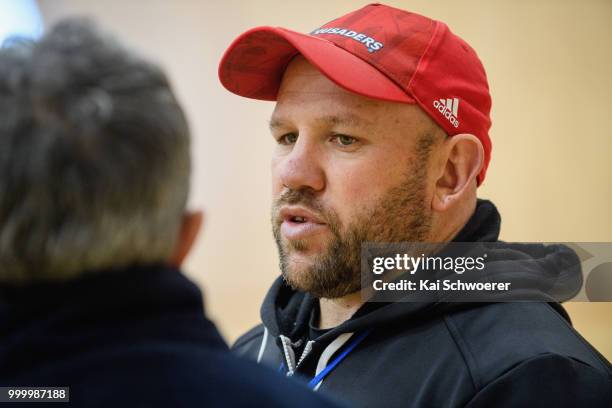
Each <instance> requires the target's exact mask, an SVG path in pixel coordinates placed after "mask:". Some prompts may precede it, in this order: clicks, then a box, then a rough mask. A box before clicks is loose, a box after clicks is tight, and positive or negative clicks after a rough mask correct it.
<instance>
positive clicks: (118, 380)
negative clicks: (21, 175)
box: [0, 267, 331, 408]
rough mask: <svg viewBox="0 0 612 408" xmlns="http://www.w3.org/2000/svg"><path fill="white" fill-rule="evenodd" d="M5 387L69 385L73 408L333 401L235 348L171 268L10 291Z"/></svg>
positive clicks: (2, 351)
mask: <svg viewBox="0 0 612 408" xmlns="http://www.w3.org/2000/svg"><path fill="white" fill-rule="evenodd" d="M0 386H69V387H70V400H71V402H70V405H68V406H73V407H92V408H95V407H130V408H135V407H167V408H170V407H172V408H175V407H198V408H203V407H252V406H268V407H289V406H291V407H312V406H322V407H327V406H331V404H329V403H328V402H327V401H326V400H323V399H322V397H320V396H318V395H316V394H315V393H313V392H312V391H310V390H309V389H307V388H306V387H303V386H302V385H301V384H297V383H293V382H292V381H290V380H288V379H286V378H283V376H282V375H280V374H278V373H276V372H273V371H272V370H268V369H264V368H263V367H258V366H257V365H256V364H254V363H251V362H249V361H243V360H241V359H238V358H237V357H235V356H234V355H232V354H231V353H230V352H229V351H228V349H227V346H226V345H225V343H224V341H223V340H222V338H221V336H220V335H219V332H218V331H217V330H216V328H215V326H214V325H213V323H212V322H210V321H209V320H208V319H207V318H206V317H205V315H204V309H203V304H202V296H201V293H200V291H199V289H198V288H197V287H196V286H195V285H194V284H193V283H192V282H191V281H189V280H188V279H187V278H186V277H185V276H184V275H182V274H181V273H180V272H179V271H178V270H175V269H172V268H169V267H147V268H133V269H130V270H121V271H107V272H103V273H96V274H91V275H89V276H87V277H86V278H81V279H79V280H75V281H70V282H66V283H53V284H38V285H29V286H26V287H21V288H9V287H3V288H1V289H0ZM9 405H12V404H7V403H0V406H2V407H5V406H9ZM14 405H15V406H17V407H21V408H25V407H26V406H29V405H30V404H24V403H16V404H14ZM45 405H46V404H44V403H34V404H32V405H31V406H33V407H42V406H45ZM48 405H49V406H52V407H61V406H67V405H66V404H58V403H50V404H48Z"/></svg>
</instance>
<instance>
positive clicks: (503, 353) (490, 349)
mask: <svg viewBox="0 0 612 408" xmlns="http://www.w3.org/2000/svg"><path fill="white" fill-rule="evenodd" d="M499 228H500V216H499V213H498V211H497V209H496V208H495V206H494V205H493V204H492V203H490V202H488V201H485V200H479V201H478V204H477V208H476V211H475V213H474V215H473V216H472V217H471V219H470V220H469V221H468V223H467V224H466V226H465V227H464V228H463V230H462V231H461V232H460V233H459V234H458V236H457V237H456V238H455V241H458V242H495V241H497V239H498V234H499ZM504 245H505V244H504ZM507 248H508V249H507V250H508V253H510V252H512V254H513V256H512V257H509V258H511V259H515V258H516V256H514V255H515V254H516V253H517V251H518V253H521V252H522V253H525V254H529V256H530V257H531V258H537V259H536V262H535V263H532V265H533V264H535V265H538V270H529V271H524V270H520V269H521V268H520V265H521V264H520V263H515V264H511V263H509V262H512V260H509V261H507V262H505V263H501V264H500V266H501V267H500V270H501V271H503V273H507V272H508V271H509V270H510V271H512V270H515V271H516V273H518V274H523V275H524V276H523V277H524V278H525V279H530V278H531V277H534V278H535V279H536V280H537V277H538V276H539V275H540V274H541V275H542V276H548V277H550V276H551V275H555V274H557V275H559V274H561V273H562V272H561V271H562V270H565V269H566V268H565V267H561V266H562V264H563V263H565V262H567V259H568V257H570V258H571V257H575V254H574V253H573V252H572V251H571V250H570V249H569V248H566V247H563V246H549V247H544V246H542V245H533V246H530V245H527V244H522V245H510V244H508V247H507ZM557 278H558V279H554V281H555V282H557V283H559V282H561V283H563V282H566V284H567V285H568V286H569V287H568V288H556V291H557V292H560V293H564V292H567V293H568V294H569V293H573V291H574V290H575V288H574V287H572V286H573V285H574V284H575V282H571V280H569V281H568V279H564V277H563V276H557ZM533 287H534V288H537V285H534V286H533ZM533 290H537V289H533ZM526 295H527V296H526V298H532V299H533V298H539V299H543V300H548V299H550V296H549V295H548V294H544V293H542V294H540V295H541V296H538V294H537V293H527V294H526ZM317 313H318V302H317V301H316V299H314V298H313V297H312V296H310V295H308V294H304V293H301V292H296V291H293V290H292V289H291V288H290V287H288V286H287V285H286V284H285V283H284V281H283V279H282V278H278V279H277V280H276V282H275V283H274V284H273V286H272V288H271V289H270V291H269V292H268V294H267V296H266V298H265V300H264V303H263V305H262V308H261V317H262V321H263V325H259V326H257V327H255V328H254V329H252V330H251V331H249V332H247V333H246V334H244V335H243V336H242V337H241V338H240V339H238V341H237V342H236V343H235V345H234V346H233V350H234V351H235V352H236V353H237V354H239V355H242V356H248V357H250V358H252V359H254V360H256V361H258V362H259V363H262V364H266V365H269V366H271V367H273V368H275V369H277V370H279V371H282V372H285V373H289V374H290V375H293V376H295V377H298V378H302V379H304V380H305V381H307V382H308V381H310V382H311V384H310V385H311V386H312V387H316V385H317V384H318V390H319V391H320V392H326V393H330V394H333V395H335V396H337V397H340V398H343V399H345V400H347V401H349V402H350V403H351V406H355V407H407V406H410V407H412V406H418V407H458V406H469V407H492V406H495V407H506V406H507V407H515V406H555V407H565V406H567V407H575V406H589V407H593V406H612V368H611V366H610V363H609V362H608V361H607V360H606V359H605V358H604V357H603V356H601V355H600V354H599V353H598V352H597V351H596V350H595V349H594V348H593V347H592V346H591V345H589V344H588V343H587V342H586V340H585V339H584V338H582V337H581V336H580V334H578V333H577V332H576V331H575V330H574V329H573V328H572V326H571V322H570V319H569V317H568V315H567V313H566V312H565V310H564V309H563V307H562V306H561V305H560V304H558V303H556V302H552V301H539V302H534V301H531V302H495V303H491V302H489V303H450V302H420V303H417V302H393V303H374V302H370V303H366V304H364V305H363V306H362V307H361V308H360V309H359V310H358V311H357V312H356V313H355V315H354V316H353V317H352V318H351V319H349V320H348V321H346V322H344V323H342V324H341V325H339V326H337V327H335V328H333V329H331V330H326V331H325V330H317V329H316V327H314V326H315V325H314V323H315V322H316V319H317ZM333 362H337V365H335V366H334V367H333V369H332V370H331V371H329V373H328V374H327V376H325V377H324V379H323V380H322V381H321V382H317V381H316V380H314V381H313V377H314V376H315V375H316V374H317V373H321V371H322V370H324V369H325V367H328V366H330V365H333ZM315 389H317V388H315Z"/></svg>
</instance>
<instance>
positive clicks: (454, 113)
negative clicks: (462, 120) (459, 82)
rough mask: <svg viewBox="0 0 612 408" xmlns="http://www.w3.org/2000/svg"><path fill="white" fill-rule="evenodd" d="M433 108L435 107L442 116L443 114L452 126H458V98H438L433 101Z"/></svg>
mask: <svg viewBox="0 0 612 408" xmlns="http://www.w3.org/2000/svg"><path fill="white" fill-rule="evenodd" d="M433 106H434V108H436V109H437V110H438V111H439V112H440V113H441V114H442V116H444V117H445V118H446V119H448V121H449V122H450V123H452V124H453V126H454V127H456V128H457V127H459V120H458V119H457V118H458V117H459V115H458V112H459V99H457V98H452V99H451V98H447V99H438V100H435V101H434V102H433Z"/></svg>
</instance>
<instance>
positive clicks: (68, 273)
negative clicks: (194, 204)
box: [0, 19, 190, 283]
mask: <svg viewBox="0 0 612 408" xmlns="http://www.w3.org/2000/svg"><path fill="white" fill-rule="evenodd" d="M189 144H190V136H189V129H188V126H187V122H186V119H185V116H184V113H183V111H182V109H181V107H180V106H179V104H178V102H177V100H176V98H175V96H174V94H173V92H172V90H171V88H170V85H169V82H168V79H167V78H166V76H165V74H164V73H163V72H162V71H161V69H160V68H159V67H157V66H155V65H153V64H151V63H149V62H147V61H144V60H142V59H141V58H139V57H137V56H135V55H134V54H132V53H130V52H128V51H127V50H125V49H124V48H122V47H121V46H120V45H119V44H118V43H117V42H116V41H114V40H113V39H112V38H109V37H107V36H106V35H104V34H102V33H100V32H99V31H98V30H97V29H96V28H95V27H94V26H93V25H92V23H91V22H89V21H87V20H83V19H70V20H65V21H63V22H60V23H59V24H57V25H56V26H54V27H53V28H52V29H51V30H50V31H49V32H48V34H46V35H45V36H44V37H43V38H42V39H41V40H40V41H38V42H30V41H25V40H15V41H11V42H9V43H5V44H4V46H3V47H2V48H0V282H5V283H7V282H8V283H20V282H33V281H42V280H57V279H67V278H71V277H74V276H76V275H80V274H84V273H87V272H90V271H100V270H105V269H117V268H122V267H127V266H130V265H135V264H153V263H164V262H167V261H168V259H169V258H170V256H171V254H172V251H173V248H174V246H175V244H176V239H177V236H178V231H179V229H180V225H181V220H182V215H183V213H184V210H185V204H186V200H187V195H188V193H189V175H190V157H189Z"/></svg>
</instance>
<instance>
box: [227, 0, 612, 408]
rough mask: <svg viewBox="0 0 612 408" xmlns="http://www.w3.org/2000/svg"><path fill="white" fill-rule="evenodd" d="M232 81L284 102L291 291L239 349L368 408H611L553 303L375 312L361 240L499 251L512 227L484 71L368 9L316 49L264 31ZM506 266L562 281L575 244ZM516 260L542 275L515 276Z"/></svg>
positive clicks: (580, 342) (604, 373)
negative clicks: (500, 195)
mask: <svg viewBox="0 0 612 408" xmlns="http://www.w3.org/2000/svg"><path fill="white" fill-rule="evenodd" d="M219 76H220V80H221V82H222V84H223V85H224V86H225V87H226V88H227V89H228V90H230V91H231V92H233V93H236V94H238V95H241V96H244V97H249V98H254V99H261V100H271V101H276V107H275V109H274V113H273V115H272V118H271V121H270V128H271V132H272V135H273V137H274V139H275V140H276V141H277V147H276V149H275V152H274V155H273V160H272V182H273V199H274V205H273V208H272V226H273V231H274V236H275V239H276V242H277V245H278V250H279V258H280V266H281V270H282V277H280V278H279V279H278V280H277V281H276V282H275V283H274V285H273V286H272V288H271V289H270V291H269V293H268V295H267V296H266V299H265V300H264V304H263V306H262V321H263V324H262V325H259V326H257V327H256V328H254V329H253V330H251V331H250V332H248V333H247V334H245V335H244V336H243V337H241V338H240V339H239V340H238V341H237V343H236V344H235V346H234V350H235V351H236V352H238V353H239V354H242V355H246V356H249V357H251V358H253V359H255V360H257V361H258V362H260V363H264V364H268V365H271V366H273V367H274V368H276V369H279V370H281V371H283V372H285V373H287V375H290V376H296V377H302V378H306V381H308V382H309V385H310V386H311V387H312V388H313V389H315V390H320V391H321V392H330V393H333V394H336V395H338V396H341V397H343V398H345V399H347V400H349V401H350V402H351V403H352V404H353V405H355V406H368V407H372V406H385V407H390V406H465V405H469V406H473V407H479V406H483V407H484V406H493V405H495V406H516V405H530V404H531V405H533V404H538V403H539V404H544V403H546V404H547V405H553V404H554V405H558V406H565V405H568V406H575V405H580V404H589V405H590V406H598V405H604V404H605V403H607V401H609V400H610V398H611V397H610V389H611V381H612V374H611V373H612V370H611V368H610V364H609V363H608V362H607V361H606V359H605V358H603V357H602V356H601V355H600V354H599V353H597V351H596V350H594V349H593V348H592V347H591V346H590V345H588V343H586V341H584V339H582V338H581V337H580V336H579V334H578V333H576V332H575V331H574V330H573V329H572V327H571V324H570V323H569V318H568V316H567V314H566V313H565V311H564V310H563V308H562V307H561V306H560V305H559V304H558V303H556V302H550V303H546V302H530V303H525V302H522V303H509V302H506V303H454V304H453V303H448V302H392V303H380V302H377V303H375V302H365V301H364V299H362V296H361V293H360V285H361V276H360V253H361V244H362V243H364V242H374V243H384V242H403V241H407V242H451V241H455V242H496V241H497V240H498V235H499V227H500V216H499V213H498V212H497V209H496V208H495V206H494V205H493V204H492V203H491V202H489V201H485V200H479V199H477V195H476V192H477V187H478V186H479V185H480V184H481V183H482V182H483V181H484V179H485V175H486V170H487V167H488V164H489V160H490V157H491V141H490V139H489V128H490V126H491V120H490V117H489V113H490V108H491V97H490V94H489V89H488V84H487V79H486V74H485V71H484V68H483V66H482V64H481V62H480V60H479V58H478V56H477V55H476V53H475V51H474V50H473V49H472V48H471V47H470V46H469V45H468V44H467V43H465V42H464V41H463V40H462V39H460V38H459V37H457V36H456V35H454V34H453V33H452V32H451V31H450V30H449V28H448V27H447V26H446V25H445V24H443V23H441V22H439V21H435V20H431V19H429V18H426V17H423V16H420V15H417V14H413V13H409V12H406V11H403V10H399V9H396V8H392V7H388V6H385V5H380V4H372V5H368V6H366V7H363V8H361V9H359V10H356V11H354V12H352V13H349V14H347V15H345V16H342V17H340V18H338V19H335V20H333V21H331V22H329V23H327V24H325V25H324V26H322V27H320V28H317V29H315V30H314V31H312V32H311V33H310V34H301V33H297V32H294V31H291V30H288V29H284V28H273V27H259V28H255V29H252V30H250V31H248V32H246V33H244V34H242V35H241V36H240V37H239V38H238V39H236V40H235V41H234V43H233V44H232V45H231V46H230V47H229V49H228V50H227V51H226V53H225V55H224V57H223V60H222V61H221V64H220V67H219ZM501 251H502V252H503V251H506V252H507V254H512V256H509V255H508V259H509V260H508V261H507V262H500V263H498V265H502V266H503V269H504V270H508V268H510V269H511V270H515V269H516V270H517V273H518V274H521V276H523V277H525V276H527V277H528V278H532V279H533V278H534V277H535V278H536V279H537V277H538V276H539V275H540V274H541V275H546V276H551V275H554V276H556V277H557V281H565V280H564V279H563V276H562V275H561V274H562V271H563V269H564V268H562V267H561V266H562V263H563V262H564V260H566V259H567V258H568V257H572V256H573V253H572V252H571V251H569V250H568V249H567V248H565V247H562V246H549V247H545V248H542V246H536V245H534V246H533V247H530V246H525V245H523V246H520V249H519V247H510V245H508V248H502V250H501ZM517 253H518V254H519V255H517ZM517 256H518V257H519V258H520V257H529V258H530V259H535V260H536V261H537V262H534V264H535V265H537V268H538V269H537V270H535V271H534V270H531V269H530V270H529V271H522V270H520V265H519V264H513V263H512V262H513V261H512V260H511V259H515V258H517ZM500 268H502V267H501V266H500ZM529 274H531V275H529ZM528 292H529V293H527V295H528V296H527V298H530V299H542V300H544V299H548V298H547V297H546V294H545V293H541V292H539V289H537V288H535V287H534V288H533V289H531V290H529V291H528Z"/></svg>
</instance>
